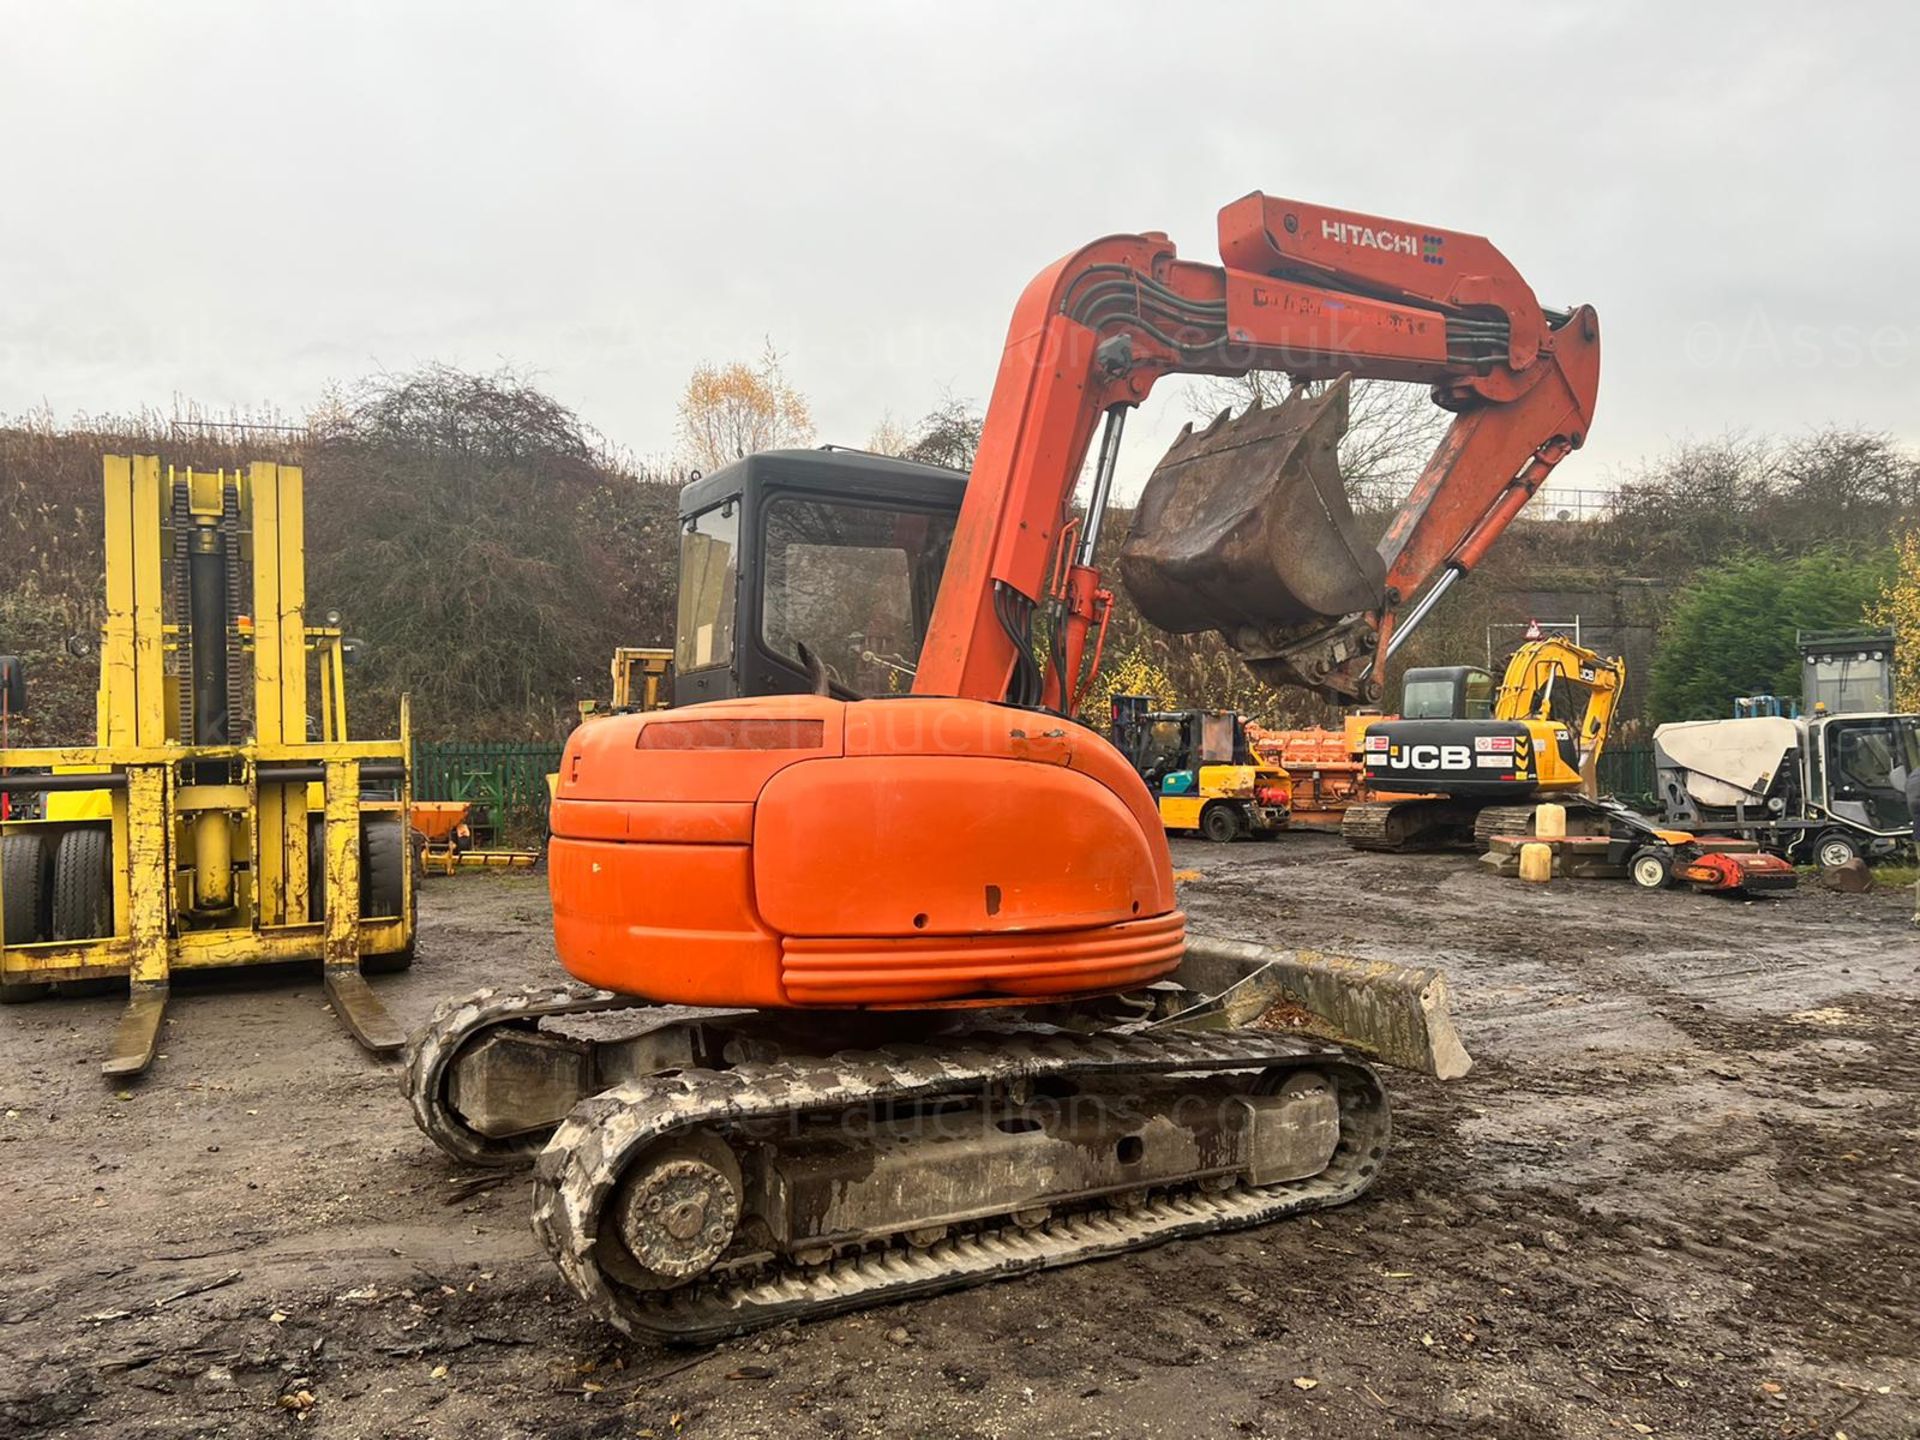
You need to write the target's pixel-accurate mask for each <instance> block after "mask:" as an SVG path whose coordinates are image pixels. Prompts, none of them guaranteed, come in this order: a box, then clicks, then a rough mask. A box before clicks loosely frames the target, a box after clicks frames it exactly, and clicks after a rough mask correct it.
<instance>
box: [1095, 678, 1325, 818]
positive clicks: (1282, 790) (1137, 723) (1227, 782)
mask: <svg viewBox="0 0 1920 1440" xmlns="http://www.w3.org/2000/svg"><path fill="white" fill-rule="evenodd" d="M1152 703H1153V702H1152V701H1151V700H1150V699H1148V697H1146V696H1144V695H1116V696H1114V697H1113V708H1112V714H1111V716H1110V724H1109V728H1108V738H1109V739H1111V740H1112V741H1113V745H1114V748H1115V749H1116V750H1118V751H1119V752H1120V753H1121V754H1122V755H1124V756H1126V757H1127V759H1128V760H1129V761H1131V762H1132V764H1133V768H1134V769H1135V770H1137V771H1139V772H1140V778H1141V779H1142V780H1144V781H1146V782H1147V789H1148V790H1150V791H1152V792H1153V798H1154V803H1155V804H1156V805H1157V806H1158V807H1159V810H1160V824H1161V826H1162V828H1164V829H1167V830H1178V831H1195V830H1197V831H1198V832H1199V833H1200V834H1202V835H1204V836H1206V837H1207V839H1209V840H1213V841H1217V842H1220V843H1225V842H1227V841H1230V840H1239V839H1243V838H1246V837H1249V836H1267V835H1273V834H1277V833H1278V832H1279V831H1280V830H1282V829H1284V828H1285V827H1286V823H1287V812H1288V808H1289V805H1290V803H1291V801H1292V780H1291V778H1290V777H1289V776H1288V774H1287V772H1286V771H1285V770H1282V769H1281V768H1280V767H1279V766H1278V765H1275V764H1273V763H1272V762H1271V761H1267V760H1262V759H1261V758H1260V757H1258V756H1257V755H1255V754H1254V753H1253V749H1252V747H1251V746H1250V745H1249V744H1248V741H1247V726H1246V722H1245V721H1244V720H1242V719H1241V718H1240V717H1239V716H1238V715H1236V714H1234V713H1233V712H1232V711H1231V710H1155V709H1153V708H1152Z"/></svg>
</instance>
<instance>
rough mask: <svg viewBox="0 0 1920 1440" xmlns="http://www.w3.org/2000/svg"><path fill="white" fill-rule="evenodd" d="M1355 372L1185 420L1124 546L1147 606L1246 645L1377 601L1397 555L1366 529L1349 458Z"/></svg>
mask: <svg viewBox="0 0 1920 1440" xmlns="http://www.w3.org/2000/svg"><path fill="white" fill-rule="evenodd" d="M1347 392H1348V378H1347V377H1346V376H1342V377H1341V378H1340V379H1339V380H1337V381H1335V382H1334V383H1333V384H1331V385H1329V386H1328V387H1327V388H1326V389H1325V390H1323V391H1321V392H1320V393H1319V394H1317V395H1309V394H1307V393H1306V392H1305V391H1304V389H1295V390H1293V391H1291V392H1290V393H1289V394H1288V395H1287V397H1286V398H1285V399H1284V400H1282V401H1281V402H1280V403H1279V404H1278V405H1271V406H1262V405H1259V404H1258V403H1256V404H1254V405H1252V406H1249V407H1248V409H1247V410H1246V411H1245V412H1244V413H1242V414H1241V415H1240V416H1239V417H1238V418H1237V419H1235V418H1230V417H1229V415H1228V414H1227V413H1226V412H1223V413H1222V414H1221V415H1220V416H1219V417H1217V418H1216V419H1215V420H1214V422H1213V423H1212V424H1211V425H1209V426H1208V427H1207V428H1206V429H1205V430H1203V431H1200V432H1198V433H1194V432H1193V431H1191V430H1190V429H1189V430H1187V431H1183V432H1182V433H1181V435H1180V438H1179V439H1178V440H1176V441H1175V442H1174V443H1173V447H1172V448H1171V449H1170V450H1168V451H1167V454H1166V456H1165V458H1164V459H1162V460H1161V462H1160V463H1159V465H1157V466H1156V467H1155V468H1154V471H1153V474H1152V476H1151V477H1150V478H1149V479H1148V481H1147V485H1146V489H1145V491H1144V492H1143V493H1142V495H1141V497H1140V505H1139V507H1138V508H1137V509H1136V510H1135V511H1134V517H1133V527H1132V529H1131V530H1130V531H1129V533H1128V535H1127V539H1126V543H1125V544H1124V545H1123V546H1122V547H1121V551H1120V577H1121V580H1122V582H1123V583H1124V584H1125V585H1126V587H1127V592H1128V594H1129V595H1131V596H1132V598H1133V602H1134V604H1135V605H1137V606H1138V607H1139V609H1140V613H1141V614H1142V615H1143V616H1144V617H1145V618H1146V619H1147V620H1148V621H1149V622H1151V623H1152V624H1154V625H1156V626H1158V627H1159V628H1160V629H1163V630H1169V631H1172V632H1174V633H1177V634H1191V633H1193V632H1196V631H1201V630H1218V631H1219V632H1220V633H1221V634H1222V635H1223V636H1225V637H1226V639H1227V641H1228V643H1230V644H1232V645H1234V646H1235V648H1236V649H1239V650H1241V651H1242V652H1243V653H1246V654H1247V656H1248V658H1249V659H1250V660H1251V659H1254V658H1256V657H1258V656H1262V655H1269V654H1271V653H1272V650H1273V639H1274V637H1275V636H1276V635H1282V634H1284V633H1285V632H1288V631H1291V630H1296V629H1299V628H1301V627H1304V626H1310V625H1313V624H1324V623H1326V622H1329V621H1332V620H1337V619H1339V618H1341V617H1343V616H1348V615H1353V614H1356V613H1359V612H1363V611H1367V610H1373V609H1377V608H1378V607H1379V606H1380V604H1381V602H1382V599H1383V594H1384V589H1385V585H1386V565H1385V562H1384V561H1383V560H1382V559H1381V558H1380V554H1379V552H1378V551H1377V550H1376V549H1375V548H1374V546H1373V545H1372V544H1370V543H1369V542H1368V541H1367V540H1366V539H1365V538H1364V537H1363V536H1362V535H1360V534H1359V533H1358V531H1357V529H1356V526H1355V522H1354V516H1353V509H1352V507H1351V506H1350V505H1349V504H1348V502H1347V496H1346V487H1345V485H1344V483H1343V482H1342V480H1341V476H1340V467H1339V461H1338V450H1339V444H1340V439H1341V437H1342V436H1343V435H1345V434H1346V429H1347Z"/></svg>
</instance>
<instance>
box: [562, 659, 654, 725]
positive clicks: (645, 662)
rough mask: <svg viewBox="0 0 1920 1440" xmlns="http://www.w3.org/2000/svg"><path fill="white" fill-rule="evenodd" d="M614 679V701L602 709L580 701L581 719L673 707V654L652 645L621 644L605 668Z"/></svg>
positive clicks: (591, 703)
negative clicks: (610, 662)
mask: <svg viewBox="0 0 1920 1440" xmlns="http://www.w3.org/2000/svg"><path fill="white" fill-rule="evenodd" d="M608 670H609V671H610V673H611V675H612V678H613V701H612V703H611V704H610V705H608V706H607V708H606V709H605V710H602V709H601V708H600V706H599V704H598V703H597V702H595V701H592V700H582V701H581V702H580V718H581V719H582V720H585V719H586V718H588V717H589V716H592V715H625V714H627V713H628V712H630V711H634V710H665V709H667V708H668V707H669V706H671V705H672V704H673V651H672V649H670V648H667V647H661V646H653V645H622V646H619V647H618V648H616V649H615V650H614V652H613V663H612V665H610V666H609V667H608Z"/></svg>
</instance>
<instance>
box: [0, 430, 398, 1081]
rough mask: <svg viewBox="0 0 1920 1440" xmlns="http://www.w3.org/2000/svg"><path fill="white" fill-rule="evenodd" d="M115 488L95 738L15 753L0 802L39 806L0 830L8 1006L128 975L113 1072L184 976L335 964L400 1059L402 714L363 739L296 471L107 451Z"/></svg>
mask: <svg viewBox="0 0 1920 1440" xmlns="http://www.w3.org/2000/svg"><path fill="white" fill-rule="evenodd" d="M105 486H106V588H107V606H106V624H105V627H104V635H103V645H102V649H101V656H100V689H99V722H98V723H99V729H98V740H97V743H96V744H94V745H90V746H62V747H57V748H42V749H0V792H6V793H9V794H11V795H13V796H14V797H16V798H18V797H20V796H23V795H30V794H33V793H34V792H39V793H40V795H42V796H43V797H44V801H43V803H42V804H41V805H40V806H39V807H38V808H39V809H40V810H41V811H42V812H43V813H41V814H40V815H38V816H36V817H35V818H33V819H26V818H20V819H9V820H7V821H5V822H4V824H0V861H4V863H0V919H3V921H4V929H3V930H0V1000H5V1001H8V1002H13V1001H20V1000H28V999H37V998H39V997H40V996H43V995H46V994H48V993H50V992H51V991H53V990H54V989H55V988H56V987H57V988H58V989H60V990H62V991H67V992H75V991H77V992H79V993H87V992H88V991H89V990H91V989H94V988H104V987H106V986H115V987H117V986H118V985H119V984H121V983H122V982H125V983H127V984H128V985H129V987H130V990H129V999H128V1003H127V1008H126V1011H125V1014H124V1015H123V1017H122V1019H121V1021H120V1024H119V1026H118V1028H117V1030H116V1031H115V1034H114V1039H113V1047H112V1053H111V1056H110V1058H109V1059H108V1060H107V1062H106V1064H105V1065H104V1067H103V1069H104V1070H105V1072H106V1073H107V1074H109V1075H132V1074H138V1073H139V1072H140V1071H142V1070H144V1069H145V1068H146V1067H147V1065H148V1064H149V1063H150V1062H151V1061H152V1059H153V1054H154V1048H155V1044H156V1041H157V1038H158V1035H159V1029H160V1021H161V1018H162V1016H163V1014H164V1011H165V1007H166V1001H167V989H168V980H169V977H170V976H171V974H172V972H173V971H174V970H176V969H191V968H231V967H240V966H247V965H264V964H275V963H281V962H286V961H311V960H319V961H321V962H323V971H322V974H323V976H324V980H325V985H326V990H327V994H328V996H329V998H330V999H331V1000H332V1002H333V1006H334V1009H335V1011H336V1012H337V1013H338V1014H339V1015H340V1017H341V1018H342V1020H343V1021H344V1022H345V1023H346V1025H347V1028H348V1029H349V1030H350V1031H351V1032H352V1033H353V1036H354V1038H355V1039H357V1040H358V1041H359V1042H360V1043H361V1044H362V1045H364V1046H366V1047H367V1048H368V1049H370V1050H374V1051H377V1052H385V1051H390V1050H394V1049H398V1048H399V1046H400V1044H401V1041H402V1039H403V1036H402V1034H401V1032H400V1030H399V1028H398V1027H397V1026H396V1025H395V1024H394V1022H393V1021H392V1020H391V1018H390V1017H389V1016H388V1015H387V1013H386V1010H385V1009H384V1007H383V1006H382V1005H381V1004H380V1002H379V1000H378V999H377V998H376V997H375V996H374V994H373V992H372V990H371V988H370V987H369V986H368V984H367V982H366V979H365V972H369V971H371V972H381V971H391V970H398V969H402V968H404V967H405V966H407V965H408V964H410V963H411V962H412V957H413V945H414V890H413V884H414V877H413V873H412V867H411V865H410V863H409V859H410V851H409V840H408V806H409V802H410V798H411V797H410V786H409V776H408V764H407V756H408V733H407V732H408V722H407V712H406V704H405V701H404V700H403V701H402V703H401V706H400V716H399V730H400V735H399V738H398V739H393V740H359V741H352V740H349V739H348V738H347V711H346V691H345V683H344V682H345V664H346V658H347V647H346V644H345V643H344V641H343V637H342V633H341V630H340V628H339V626H338V625H337V624H335V623H332V622H333V621H334V620H335V619H336V617H334V616H331V615H329V616H328V617H327V618H328V620H329V622H330V623H328V624H326V625H321V626H309V625H308V624H307V623H306V618H305V600H306V595H305V589H306V567H305V554H304V525H303V519H302V510H301V495H302V491H301V473H300V471H299V469H298V468H297V467H294V466H290V465H274V464H269V463H262V462H256V463H254V464H251V465H249V466H248V467H247V469H246V471H245V473H244V474H242V473H240V472H238V471H235V472H232V473H229V472H226V471H215V472H206V471H192V470H175V469H173V468H172V467H171V466H169V467H167V468H166V470H165V471H164V472H163V471H162V469H161V465H160V461H159V460H158V459H157V458H156V457H154V456H151V455H141V456H135V457H133V458H131V459H129V458H127V457H125V456H117V455H110V456H108V457H106V461H105ZM249 671H250V672H251V680H252V684H251V685H250V686H249V685H248V684H247V683H246V681H247V674H248V672H249ZM310 682H311V683H310ZM315 690H317V692H318V705H317V707H315V711H314V712H313V713H311V714H310V711H309V697H310V694H311V693H312V692H313V691H315Z"/></svg>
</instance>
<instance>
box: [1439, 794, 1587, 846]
mask: <svg viewBox="0 0 1920 1440" xmlns="http://www.w3.org/2000/svg"><path fill="white" fill-rule="evenodd" d="M1548 801H1552V802H1553V803H1554V804H1556V805H1563V806H1565V807H1566V811H1567V830H1568V832H1569V833H1570V834H1575V835H1578V834H1583V833H1592V834H1596V835H1605V834H1607V833H1608V832H1609V831H1610V830H1611V828H1612V825H1611V822H1610V819H1609V817H1608V815H1607V812H1606V811H1605V810H1603V809H1602V808H1601V807H1600V806H1598V805H1595V804H1594V803H1593V802H1592V801H1590V800H1588V799H1587V798H1586V797H1585V796H1582V795H1568V794H1565V793H1564V792H1563V793H1559V794H1555V793H1554V792H1552V791H1543V792H1541V793H1539V794H1537V795H1535V796H1534V798H1533V799H1531V800H1529V801H1528V802H1527V803H1526V804H1524V805H1489V806H1488V807H1487V808H1486V809H1484V810H1482V811H1481V812H1480V813H1479V815H1477V816H1476V817H1474V822H1473V839H1474V845H1475V848H1476V849H1478V850H1481V851H1485V850H1487V849H1488V848H1489V847H1491V845H1492V844H1493V837H1494V836H1496V835H1531V834H1533V813H1534V810H1535V809H1536V808H1537V807H1539V806H1541V805H1544V804H1546V803H1547V802H1548ZM1589 819H1591V820H1592V821H1595V822H1597V826H1596V828H1594V829H1592V830H1591V831H1590V832H1589V831H1583V830H1581V829H1580V828H1579V827H1580V826H1581V825H1583V824H1585V823H1586V822H1587V821H1588V820H1589Z"/></svg>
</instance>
